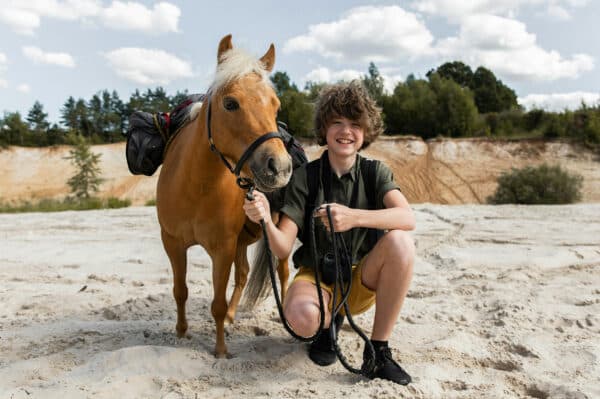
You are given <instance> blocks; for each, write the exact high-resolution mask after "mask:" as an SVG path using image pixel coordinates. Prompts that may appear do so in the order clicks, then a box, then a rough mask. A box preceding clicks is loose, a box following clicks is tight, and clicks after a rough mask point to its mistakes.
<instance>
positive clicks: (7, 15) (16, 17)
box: [0, 6, 40, 35]
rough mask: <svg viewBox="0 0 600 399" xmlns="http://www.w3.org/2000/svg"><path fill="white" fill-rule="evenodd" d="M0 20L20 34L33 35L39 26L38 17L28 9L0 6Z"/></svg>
mask: <svg viewBox="0 0 600 399" xmlns="http://www.w3.org/2000/svg"><path fill="white" fill-rule="evenodd" d="M0 22H1V23H4V24H6V25H8V26H10V28H11V29H12V30H13V31H15V32H17V33H19V34H21V35H33V32H34V31H35V29H37V28H38V27H39V26H40V17H39V15H37V14H36V13H33V12H31V11H28V10H22V9H18V8H4V7H1V6H0Z"/></svg>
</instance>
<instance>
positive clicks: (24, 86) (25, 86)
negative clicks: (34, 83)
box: [17, 83, 31, 94]
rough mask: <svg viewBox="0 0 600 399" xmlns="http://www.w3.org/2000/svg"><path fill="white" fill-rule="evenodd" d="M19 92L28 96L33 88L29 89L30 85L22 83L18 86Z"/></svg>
mask: <svg viewBox="0 0 600 399" xmlns="http://www.w3.org/2000/svg"><path fill="white" fill-rule="evenodd" d="M17 91H19V92H21V93H24V94H28V93H29V92H30V91H31V87H29V85H28V84H26V83H22V84H20V85H18V86H17Z"/></svg>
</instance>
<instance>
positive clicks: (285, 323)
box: [246, 186, 325, 342]
mask: <svg viewBox="0 0 600 399" xmlns="http://www.w3.org/2000/svg"><path fill="white" fill-rule="evenodd" d="M253 191H254V186H251V187H250V189H249V190H248V193H246V198H248V200H249V201H253V200H254V194H253ZM260 226H261V227H262V231H263V237H264V240H265V246H266V250H267V257H268V258H269V275H270V276H271V285H272V286H273V295H275V302H276V303H277V310H278V311H279V318H280V319H281V323H282V324H283V327H285V329H286V330H287V332H288V333H290V335H291V336H292V337H294V338H296V339H298V340H300V341H302V342H311V341H313V340H315V339H316V338H318V336H319V335H320V334H321V332H322V331H323V325H324V324H325V312H324V311H323V309H325V305H324V304H323V293H322V292H321V290H320V289H319V290H318V296H319V309H320V310H321V314H320V321H319V329H318V330H317V332H316V333H315V334H314V335H313V336H312V337H303V336H301V335H298V334H296V332H295V331H294V330H293V329H292V327H290V325H289V323H288V321H287V319H286V318H285V315H284V314H283V306H282V304H281V297H280V296H279V291H278V290H277V282H276V281H275V267H274V265H273V254H272V252H271V246H270V244H269V236H268V234H267V225H266V224H265V221H264V219H261V220H260ZM316 275H317V276H316V281H317V286H318V287H319V288H320V286H321V284H320V279H319V276H318V273H316Z"/></svg>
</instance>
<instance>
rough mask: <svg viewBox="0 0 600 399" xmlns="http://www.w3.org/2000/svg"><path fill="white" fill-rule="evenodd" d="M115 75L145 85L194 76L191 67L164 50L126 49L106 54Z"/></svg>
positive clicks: (165, 82)
mask: <svg viewBox="0 0 600 399" xmlns="http://www.w3.org/2000/svg"><path fill="white" fill-rule="evenodd" d="M105 56H106V58H107V59H108V62H109V64H110V66H111V68H112V69H113V70H114V71H115V73H116V74H117V75H119V76H121V77H123V78H125V79H128V80H131V81H133V82H136V83H140V84H143V85H151V84H157V83H158V84H168V83H169V82H171V81H172V80H175V79H178V78H187V77H191V76H193V73H192V67H191V65H190V64H189V63H188V62H186V61H183V60H181V59H179V58H177V57H176V56H174V55H173V54H169V53H167V52H165V51H163V50H156V49H144V48H132V47H125V48H120V49H117V50H113V51H110V52H109V53H106V54H105Z"/></svg>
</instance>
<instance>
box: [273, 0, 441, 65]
mask: <svg viewBox="0 0 600 399" xmlns="http://www.w3.org/2000/svg"><path fill="white" fill-rule="evenodd" d="M308 30H309V32H308V33H307V34H304V35H301V36H296V37H294V38H292V39H290V40H288V41H287V42H286V43H285V46H284V49H283V51H284V52H286V53H292V52H301V51H312V52H316V53H318V54H320V55H322V56H323V57H327V58H334V59H337V60H340V61H361V62H368V61H373V62H388V61H394V60H398V59H399V58H405V57H418V56H421V55H425V54H429V53H431V43H432V42H433V36H432V34H431V33H430V32H429V30H428V29H427V28H426V27H425V25H424V24H423V22H422V21H421V20H420V19H419V18H418V17H417V15H415V14H413V13H410V12H407V11H405V10H404V9H402V8H400V7H398V6H389V7H371V6H365V7H357V8H353V9H351V10H350V11H348V12H347V13H345V14H344V15H342V17H341V18H340V19H339V20H337V21H334V22H329V23H321V24H318V25H311V26H310V27H309V29H308Z"/></svg>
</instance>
